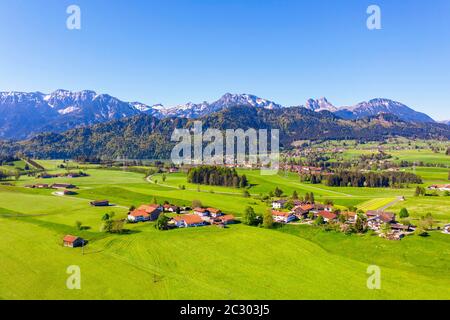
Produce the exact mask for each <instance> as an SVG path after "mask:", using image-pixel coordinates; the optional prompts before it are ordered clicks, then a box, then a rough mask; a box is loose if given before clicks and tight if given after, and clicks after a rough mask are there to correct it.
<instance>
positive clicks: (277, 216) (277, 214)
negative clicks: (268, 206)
mask: <svg viewBox="0 0 450 320" xmlns="http://www.w3.org/2000/svg"><path fill="white" fill-rule="evenodd" d="M272 216H273V220H274V221H275V222H281V223H289V222H291V221H294V220H295V219H296V218H297V217H296V216H295V214H294V213H293V212H281V211H275V210H274V211H272Z"/></svg>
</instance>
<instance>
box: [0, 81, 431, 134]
mask: <svg viewBox="0 0 450 320" xmlns="http://www.w3.org/2000/svg"><path fill="white" fill-rule="evenodd" d="M235 106H241V107H251V108H256V109H266V110H275V111H276V110H279V111H280V110H283V109H285V107H284V106H282V105H280V104H277V103H275V102H273V101H270V100H267V99H262V98H259V97H257V96H254V95H250V94H231V93H227V94H225V95H223V96H222V97H221V98H220V99H219V100H217V101H214V102H211V103H209V102H206V101H205V102H202V103H191V102H190V103H186V104H183V105H178V106H174V107H164V106H163V105H161V104H157V105H147V104H144V103H141V102H125V101H121V100H119V99H118V98H115V97H113V96H111V95H108V94H97V93H96V92H94V91H92V90H84V91H80V92H71V91H68V90H62V89H59V90H56V91H55V92H53V93H50V94H44V93H41V92H32V93H26V92H1V93H0V139H12V140H23V139H29V138H31V137H34V136H36V135H37V134H39V133H42V132H55V133H60V132H64V131H67V130H70V129H73V128H79V127H86V126H91V125H95V124H99V123H104V122H108V121H113V120H119V119H123V118H130V117H133V116H137V115H142V114H145V115H151V116H153V117H156V118H158V119H165V118H187V119H196V118H201V117H204V116H207V115H211V114H213V113H216V112H219V111H222V110H224V109H228V108H231V107H235ZM300 107H301V108H304V109H308V110H311V111H314V112H317V113H319V112H323V111H327V112H332V113H333V114H335V115H336V116H337V117H339V118H342V119H345V120H358V119H363V118H366V117H371V116H376V115H379V114H393V115H395V116H397V117H398V118H399V119H400V120H404V121H410V122H422V123H423V122H431V123H434V122H435V121H434V120H433V119H432V118H431V117H429V116H427V115H426V114H424V113H420V112H417V111H415V110H413V109H411V108H410V107H408V106H406V105H404V104H402V103H400V102H396V101H393V100H389V99H373V100H370V101H368V102H361V103H359V104H357V105H355V106H349V107H336V106H334V105H333V104H332V103H330V102H329V101H328V100H327V99H326V98H320V99H316V100H314V99H309V100H308V101H307V102H306V103H305V105H301V106H300Z"/></svg>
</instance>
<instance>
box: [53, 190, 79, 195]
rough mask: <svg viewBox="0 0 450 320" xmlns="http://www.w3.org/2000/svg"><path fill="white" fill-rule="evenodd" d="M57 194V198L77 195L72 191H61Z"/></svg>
mask: <svg viewBox="0 0 450 320" xmlns="http://www.w3.org/2000/svg"><path fill="white" fill-rule="evenodd" d="M55 194H56V195H57V196H73V195H75V194H77V193H76V192H74V191H70V190H61V191H57V192H55Z"/></svg>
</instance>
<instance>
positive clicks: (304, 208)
mask: <svg viewBox="0 0 450 320" xmlns="http://www.w3.org/2000/svg"><path fill="white" fill-rule="evenodd" d="M299 207H300V209H302V210H305V211H310V210H312V209H314V205H313V204H302V205H300V206H299Z"/></svg>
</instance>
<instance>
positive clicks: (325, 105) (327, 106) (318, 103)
mask: <svg viewBox="0 0 450 320" xmlns="http://www.w3.org/2000/svg"><path fill="white" fill-rule="evenodd" d="M305 107H306V108H307V109H310V110H313V111H317V112H320V111H324V110H327V111H330V112H335V111H337V110H338V108H336V107H335V106H334V105H333V104H331V103H330V102H328V100H327V98H325V97H322V98H320V99H316V100H314V99H309V100H308V101H306V105H305Z"/></svg>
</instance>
